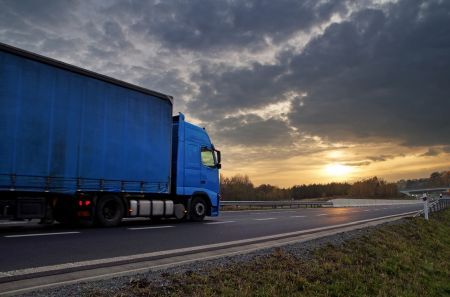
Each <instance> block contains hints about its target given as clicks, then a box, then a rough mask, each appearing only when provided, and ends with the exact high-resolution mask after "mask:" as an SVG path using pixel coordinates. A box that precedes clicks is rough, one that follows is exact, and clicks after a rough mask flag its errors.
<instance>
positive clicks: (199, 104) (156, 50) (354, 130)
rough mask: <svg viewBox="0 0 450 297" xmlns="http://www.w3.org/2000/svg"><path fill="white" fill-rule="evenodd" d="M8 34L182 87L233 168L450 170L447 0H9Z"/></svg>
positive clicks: (324, 177) (114, 72)
mask: <svg viewBox="0 0 450 297" xmlns="http://www.w3.org/2000/svg"><path fill="white" fill-rule="evenodd" d="M0 42H3V43H7V44H10V45H13V46H17V47H20V48H23V49H26V50H30V51H33V52H36V53H39V54H42V55H45V56H49V57H52V58H55V59H59V60H62V61H65V62H68V63H71V64H74V65H77V66H80V67H83V68H87V69H89V70H93V71H96V72H99V73H102V74H106V75H109V76H112V77H115V78H118V79H121V80H125V81H127V82H131V83H135V84H137V85H140V86H143V87H146V88H149V89H153V90H156V91H160V92H163V93H167V94H170V95H172V96H174V102H175V105H174V112H175V113H178V112H183V113H185V114H186V117H187V119H188V120H189V121H191V122H194V123H196V124H199V125H201V126H204V127H206V129H207V131H208V132H209V134H210V136H211V138H212V140H213V142H214V143H215V144H216V147H218V148H219V149H220V150H221V151H222V156H223V170H222V173H223V174H224V175H225V176H231V175H234V174H237V173H240V174H248V175H249V176H250V178H251V180H252V181H253V182H254V183H255V184H261V183H270V184H274V185H278V186H291V185H294V184H301V183H313V182H321V183H323V182H329V181H343V180H347V181H353V180H355V179H359V178H364V177H370V176H374V175H377V176H379V177H383V178H385V179H387V180H389V181H396V180H398V179H401V178H417V177H425V176H428V175H429V174H430V173H431V172H433V171H440V170H450V1H438V0H436V1H433V0H430V1H418V0H399V1H381V0H378V1H375V0H374V1H370V0H361V1H344V0H343V1H318V0H307V1H299V0H276V1H274V0H267V1H257V0H249V1H198V0H190V1H165V0H163V1H142V0H136V1H133V0H129V1H97V0H95V1H94V0H83V1H64V0H52V1H49V0H45V1H43V0H29V1H25V0H20V1H17V0H11V1H5V0H0Z"/></svg>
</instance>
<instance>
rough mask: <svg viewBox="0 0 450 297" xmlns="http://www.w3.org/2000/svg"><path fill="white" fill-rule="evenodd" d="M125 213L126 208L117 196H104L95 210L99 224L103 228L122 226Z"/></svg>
mask: <svg viewBox="0 0 450 297" xmlns="http://www.w3.org/2000/svg"><path fill="white" fill-rule="evenodd" d="M124 213H125V207H124V205H123V203H122V201H121V200H120V198H119V197H117V196H113V195H111V196H103V197H101V198H100V200H99V201H98V203H97V207H96V208H95V218H96V219H97V223H98V224H99V225H100V226H103V227H113V226H117V225H119V224H120V222H121V221H122V218H123V216H124Z"/></svg>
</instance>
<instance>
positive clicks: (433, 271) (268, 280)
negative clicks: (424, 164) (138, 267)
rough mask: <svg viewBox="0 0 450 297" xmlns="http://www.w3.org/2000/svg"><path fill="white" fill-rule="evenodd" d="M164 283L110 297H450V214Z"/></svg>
mask: <svg viewBox="0 0 450 297" xmlns="http://www.w3.org/2000/svg"><path fill="white" fill-rule="evenodd" d="M164 278H166V279H167V281H168V283H169V284H168V285H167V286H163V287H161V286H156V285H154V284H152V283H151V282H148V281H146V280H137V281H133V282H130V284H129V285H128V286H126V287H125V288H123V290H121V291H119V292H115V296H450V210H447V211H443V212H440V213H435V214H433V215H432V216H431V218H430V221H428V222H426V221H424V220H423V218H414V219H412V218H411V219H407V220H406V223H402V224H391V225H386V226H383V227H380V228H377V229H375V230H373V231H372V232H370V233H369V234H368V235H365V236H362V237H359V238H356V239H353V240H350V241H347V242H346V243H345V244H344V245H341V246H338V247H336V246H332V245H328V246H326V247H322V248H320V249H317V250H316V251H315V252H313V255H312V257H310V259H309V260H302V259H299V258H297V257H295V256H294V255H292V254H289V253H286V252H284V251H283V250H282V249H278V250H276V251H275V252H274V253H273V254H271V255H269V256H265V257H257V258H255V259H253V260H252V261H250V262H246V263H240V264H234V265H231V266H228V267H226V268H214V269H212V270H209V271H205V272H202V273H191V272H187V273H183V274H175V275H164ZM89 295H91V296H110V295H111V293H105V292H98V291H97V292H90V294H89Z"/></svg>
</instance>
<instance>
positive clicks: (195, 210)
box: [189, 197, 208, 222]
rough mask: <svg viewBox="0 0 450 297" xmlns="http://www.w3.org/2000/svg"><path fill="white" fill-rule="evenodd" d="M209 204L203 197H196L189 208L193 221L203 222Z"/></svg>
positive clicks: (190, 217)
mask: <svg viewBox="0 0 450 297" xmlns="http://www.w3.org/2000/svg"><path fill="white" fill-rule="evenodd" d="M207 207H208V205H207V204H206V201H205V199H203V198H202V197H194V198H192V201H191V206H190V209H189V219H190V220H191V221H193V222H201V221H203V219H204V218H205V215H206V210H207Z"/></svg>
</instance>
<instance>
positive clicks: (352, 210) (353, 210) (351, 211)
mask: <svg viewBox="0 0 450 297" xmlns="http://www.w3.org/2000/svg"><path fill="white" fill-rule="evenodd" d="M350 212H360V211H359V210H352V211H350Z"/></svg>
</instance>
